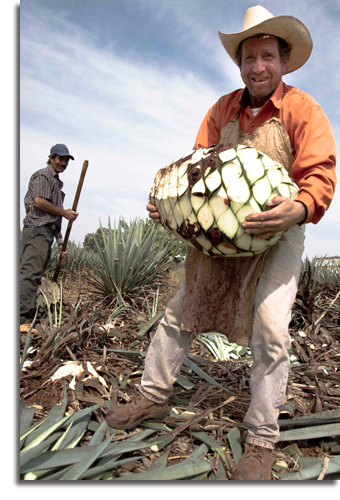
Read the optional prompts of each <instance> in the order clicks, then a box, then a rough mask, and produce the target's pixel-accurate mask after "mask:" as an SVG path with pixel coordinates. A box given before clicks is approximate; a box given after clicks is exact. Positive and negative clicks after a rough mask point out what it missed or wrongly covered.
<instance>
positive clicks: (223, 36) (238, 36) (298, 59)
mask: <svg viewBox="0 0 340 500" xmlns="http://www.w3.org/2000/svg"><path fill="white" fill-rule="evenodd" d="M262 34H265V35H273V36H277V37H280V38H282V39H283V40H285V41H286V42H288V43H289V44H290V45H291V46H292V51H291V53H290V56H289V60H288V63H287V71H286V73H292V72H293V71H296V70H297V69H299V68H301V66H303V65H304V64H305V63H306V61H307V60H308V58H309V56H310V54H311V52H312V49H313V42H312V38H311V36H310V33H309V31H308V29H307V28H306V26H305V25H304V24H303V23H302V22H301V21H299V20H298V19H296V17H292V16H277V17H273V18H270V19H267V20H266V21H263V22H262V23H260V24H257V25H256V26H253V27H252V28H249V29H247V30H245V31H241V32H239V33H231V34H227V33H221V31H219V32H218V36H219V37H220V40H221V42H222V45H223V47H224V48H225V50H226V51H227V52H228V54H229V56H230V57H231V59H232V60H233V61H234V63H235V64H238V63H237V59H236V53H237V49H238V46H239V44H240V43H241V42H243V41H244V40H246V39H247V38H250V37H252V36H256V35H262Z"/></svg>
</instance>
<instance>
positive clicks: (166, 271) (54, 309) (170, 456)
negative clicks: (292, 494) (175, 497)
mask: <svg viewBox="0 0 340 500" xmlns="http://www.w3.org/2000/svg"><path fill="white" fill-rule="evenodd" d="M184 253H185V248H184V246H183V245H182V244H181V243H180V242H178V241H177V240H176V239H174V238H173V237H172V236H170V235H169V234H168V233H167V232H165V231H164V230H163V229H162V228H161V227H159V226H157V225H155V224H153V223H150V222H144V221H142V220H133V221H131V222H130V224H128V223H127V222H125V221H124V220H123V219H120V220H119V221H118V222H117V223H116V222H115V223H114V226H113V227H111V225H110V221H109V224H108V227H107V228H103V227H100V228H99V230H98V231H97V233H95V235H87V245H84V246H83V247H81V246H76V245H75V244H69V247H68V259H67V261H65V262H64V263H63V268H62V272H61V274H60V277H59V286H58V287H57V288H56V287H54V286H52V285H51V283H50V281H48V279H49V278H51V276H53V272H54V269H55V266H56V264H57V257H58V256H57V249H56V248H54V249H53V254H52V259H51V263H50V266H49V269H48V270H47V273H46V276H45V278H46V282H45V285H44V286H42V290H41V291H40V293H39V299H38V300H39V303H40V307H39V315H40V316H41V317H40V319H39V321H38V318H35V319H34V320H33V322H32V323H31V325H29V326H27V327H26V328H25V327H21V331H20V405H19V413H20V470H19V475H20V479H21V480H38V481H49V480H60V481H65V480H111V481H134V480H145V481H147V480H150V481H152V480H157V481H159V480H196V481H197V480H208V481H210V480H211V481H216V480H217V481H219V480H230V478H231V471H232V469H233V467H234V466H235V464H237V462H238V460H239V459H240V457H241V454H242V444H243V440H244V436H245V429H244V427H243V425H242V420H243V417H244V415H245V413H246V410H247V407H248V404H249V401H250V395H249V373H250V367H251V364H252V358H251V354H250V351H249V349H248V348H246V347H241V346H239V345H237V344H232V343H229V342H228V339H227V338H226V337H225V336H223V335H220V334H217V333H215V332H210V333H206V334H202V335H200V336H199V337H198V338H197V339H196V340H195V341H194V343H193V346H192V349H191V351H190V354H189V356H188V358H187V359H186V360H185V362H184V365H183V366H182V369H181V374H180V377H179V378H178V380H177V382H176V383H175V386H174V393H173V395H172V397H171V398H170V406H171V413H170V415H169V417H166V418H164V419H162V420H160V421H145V422H143V423H142V424H140V425H139V426H138V427H137V428H136V429H132V430H130V431H121V430H117V429H113V428H111V427H109V426H108V425H107V424H106V422H105V420H104V419H105V415H106V413H107V411H108V410H109V408H111V407H112V405H121V404H125V403H127V402H129V401H130V400H131V399H132V398H133V397H134V396H135V395H136V394H137V393H138V390H139V387H140V379H141V375H142V372H143V367H144V363H145V355H146V352H147V349H148V346H149V344H150V340H151V339H152V336H153V335H154V332H155V329H156V328H157V325H158V322H159V321H160V319H161V318H162V316H163V314H164V308H165V306H166V304H167V302H168V301H169V300H170V298H171V297H172V296H173V295H174V294H175V293H176V292H177V290H178V289H179V287H180V282H181V276H182V275H183V265H182V261H183V257H184ZM339 260H340V259H335V258H334V259H326V258H324V259H320V258H319V259H318V258H315V259H313V260H312V261H309V260H308V259H305V261H304V262H303V267H302V270H301V276H300V283H299V291H298V295H297V298H296V301H295V304H294V308H293V313H292V318H291V323H290V332H291V336H292V348H291V371H290V376H289V383H288V390H287V396H286V404H285V405H284V407H282V408H281V413H280V417H279V425H280V441H279V443H278V445H277V448H276V450H275V452H274V459H275V460H274V462H273V466H272V478H273V480H277V481H287V480H288V481H289V480H309V479H311V480H334V479H339V478H340V404H339V403H340V374H339V361H340V265H339ZM50 285H51V286H50Z"/></svg>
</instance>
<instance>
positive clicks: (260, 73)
mask: <svg viewBox="0 0 340 500" xmlns="http://www.w3.org/2000/svg"><path fill="white" fill-rule="evenodd" d="M240 69H241V77H242V80H243V81H244V83H245V85H246V86H247V89H248V91H249V94H250V105H251V107H253V108H259V107H262V106H263V105H264V104H265V103H266V102H267V101H268V99H269V98H270V96H271V95H272V93H273V92H274V90H275V89H276V87H277V86H278V84H279V83H280V81H281V79H282V75H284V74H285V73H286V70H287V68H286V62H285V63H283V62H282V61H281V57H280V49H279V41H278V39H277V38H275V37H271V38H261V37H259V36H254V37H252V38H248V39H247V40H245V41H244V42H243V44H242V63H241V68H240Z"/></svg>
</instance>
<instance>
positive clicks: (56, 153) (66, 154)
mask: <svg viewBox="0 0 340 500" xmlns="http://www.w3.org/2000/svg"><path fill="white" fill-rule="evenodd" d="M53 154H55V155H58V156H68V157H69V158H71V160H74V158H73V156H71V155H70V154H68V153H58V152H57V151H55V152H54V153H53Z"/></svg>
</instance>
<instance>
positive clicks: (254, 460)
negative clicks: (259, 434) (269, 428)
mask: <svg viewBox="0 0 340 500" xmlns="http://www.w3.org/2000/svg"><path fill="white" fill-rule="evenodd" d="M272 463H273V450H270V449H268V448H263V447H262V446H255V445H254V444H247V443H246V444H245V446H244V453H243V455H242V457H241V460H240V461H239V463H238V464H237V466H236V467H235V470H234V473H233V479H235V480H237V481H242V480H243V481H263V480H264V481H270V480H271V476H272V474H271V469H272Z"/></svg>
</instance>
